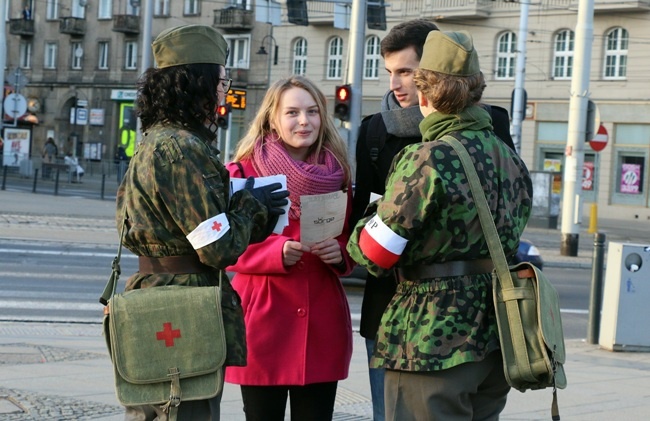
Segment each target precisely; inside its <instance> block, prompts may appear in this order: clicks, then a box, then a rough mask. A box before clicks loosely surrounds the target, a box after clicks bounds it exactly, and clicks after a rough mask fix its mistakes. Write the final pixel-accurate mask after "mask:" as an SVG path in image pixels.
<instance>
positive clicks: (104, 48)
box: [97, 41, 108, 70]
mask: <svg viewBox="0 0 650 421" xmlns="http://www.w3.org/2000/svg"><path fill="white" fill-rule="evenodd" d="M97 46H98V47H99V48H98V49H97V50H98V52H99V59H98V61H97V68H98V69H99V70H108V41H100V42H99V43H98V45H97Z"/></svg>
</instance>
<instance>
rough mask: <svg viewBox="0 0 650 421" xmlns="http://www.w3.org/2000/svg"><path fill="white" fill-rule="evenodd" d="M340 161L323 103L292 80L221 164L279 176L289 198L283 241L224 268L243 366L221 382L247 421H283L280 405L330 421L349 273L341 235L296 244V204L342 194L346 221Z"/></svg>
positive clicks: (344, 348)
mask: <svg viewBox="0 0 650 421" xmlns="http://www.w3.org/2000/svg"><path fill="white" fill-rule="evenodd" d="M346 157H347V154H346V145H345V143H344V142H343V140H342V139H341V137H340V136H339V134H338V131H337V129H336V127H335V126H334V123H333V121H332V119H331V117H329V114H328V112H327V108H326V99H325V96H324V95H323V93H322V92H321V91H320V90H319V89H318V88H317V87H316V86H315V84H314V83H313V82H311V81H310V80H308V79H306V78H304V77H301V76H292V77H290V78H288V79H282V80H279V81H277V82H275V83H274V84H273V85H272V86H271V87H270V89H269V90H268V91H267V93H266V95H265V97H264V100H263V102H262V105H261V107H260V109H259V111H258V113H257V115H256V117H255V119H254V120H253V122H252V123H251V126H250V129H249V131H248V133H247V134H246V136H245V137H244V138H243V139H242V140H241V141H240V142H239V145H238V147H237V150H236V153H235V157H234V161H235V162H233V163H230V164H228V169H229V170H230V173H231V175H232V176H235V177H249V176H255V177H258V176H271V175H275V174H285V175H286V176H287V188H288V190H289V192H290V193H291V194H290V196H289V198H290V201H291V209H290V211H289V225H288V226H287V227H285V228H284V231H283V232H282V233H281V234H277V235H276V234H273V235H271V236H270V237H268V238H267V239H266V241H264V242H262V243H259V244H254V245H252V246H250V247H249V248H248V249H247V250H246V252H245V253H244V254H243V255H242V256H241V258H240V259H239V260H238V261H237V264H235V265H233V266H231V267H229V270H232V271H234V272H236V273H235V276H234V278H233V281H232V282H233V287H234V288H235V289H236V290H237V292H239V294H240V296H241V297H242V306H243V308H244V315H245V318H246V341H247V344H248V365H247V366H246V367H231V368H229V369H228V370H227V371H226V381H227V382H230V383H235V384H240V385H241V393H242V400H243V403H244V412H245V414H246V420H248V421H257V420H259V421H282V420H284V419H285V418H284V415H285V410H286V402H287V397H289V398H290V405H291V419H292V420H294V421H304V420H309V421H319V420H323V421H327V420H331V419H332V416H333V412H334V400H335V398H336V389H337V383H338V381H339V380H342V379H345V378H346V377H347V376H348V369H349V364H350V359H351V356H352V329H351V322H350V309H349V307H348V302H347V298H346V295H345V291H344V290H343V286H342V284H341V281H340V279H339V278H340V277H341V276H345V275H346V274H348V273H349V272H350V271H351V270H352V265H353V262H352V261H351V260H350V257H349V256H348V254H347V252H346V251H345V245H346V244H347V241H348V237H349V230H348V226H347V224H345V226H344V228H343V232H342V233H341V234H340V235H339V236H338V237H336V238H330V239H327V240H324V241H322V242H320V243H317V244H315V245H312V246H307V245H305V244H303V243H301V237H300V232H301V231H300V229H301V227H300V216H301V208H300V200H301V196H304V195H317V194H324V193H331V192H336V191H341V190H343V191H345V193H344V194H346V195H347V203H348V204H347V212H348V213H349V211H350V207H351V201H352V193H351V184H350V167H349V165H348V163H347V160H346ZM347 217H348V215H347V214H346V220H347Z"/></svg>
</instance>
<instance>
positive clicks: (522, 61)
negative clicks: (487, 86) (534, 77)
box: [512, 0, 530, 154]
mask: <svg viewBox="0 0 650 421" xmlns="http://www.w3.org/2000/svg"><path fill="white" fill-rule="evenodd" d="M519 4H520V5H521V12H520V14H519V36H518V37H517V67H516V69H515V90H514V92H513V104H512V140H513V142H514V144H515V150H516V151H517V153H518V154H521V125H522V122H523V121H524V110H525V109H526V104H525V96H526V91H525V90H524V80H525V78H526V37H527V36H528V9H529V7H530V0H521V1H520V2H519Z"/></svg>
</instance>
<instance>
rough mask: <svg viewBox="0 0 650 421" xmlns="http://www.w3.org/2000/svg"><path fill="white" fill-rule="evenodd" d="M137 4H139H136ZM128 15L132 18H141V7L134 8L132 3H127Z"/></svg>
mask: <svg viewBox="0 0 650 421" xmlns="http://www.w3.org/2000/svg"><path fill="white" fill-rule="evenodd" d="M134 4H137V3H134ZM126 14H127V15H131V16H140V7H139V6H133V5H132V4H131V2H130V1H127V2H126Z"/></svg>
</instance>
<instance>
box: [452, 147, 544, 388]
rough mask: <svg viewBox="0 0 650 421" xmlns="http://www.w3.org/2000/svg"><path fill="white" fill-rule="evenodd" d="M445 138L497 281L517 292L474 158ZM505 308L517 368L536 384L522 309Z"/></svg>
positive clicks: (513, 305) (512, 303)
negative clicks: (470, 198)
mask: <svg viewBox="0 0 650 421" xmlns="http://www.w3.org/2000/svg"><path fill="white" fill-rule="evenodd" d="M443 139H444V140H445V141H446V142H447V143H448V144H449V146H451V147H452V148H454V150H455V151H456V154H458V157H459V158H460V162H461V164H462V165H463V168H464V169H465V175H466V176H467V181H468V182H469V186H470V189H471V191H472V196H473V198H474V203H476V207H477V209H478V216H479V220H480V222H481V227H482V228H483V234H484V235H485V238H486V241H487V245H488V249H489V250H490V256H491V257H492V260H493V261H494V267H495V268H496V272H497V277H496V280H495V281H494V282H500V283H501V288H502V289H503V290H511V289H514V283H513V282H512V275H511V273H510V269H509V267H508V261H507V260H506V255H505V253H504V252H503V245H502V244H501V241H500V240H499V234H498V233H497V228H496V225H495V224H494V218H493V217H492V213H491V212H490V208H489V206H488V203H487V199H486V197H485V192H484V191H483V188H482V187H481V181H480V179H479V177H478V174H477V173H476V168H475V167H474V164H473V163H472V158H471V157H470V156H469V153H468V152H467V149H465V146H463V144H462V143H461V142H460V141H459V140H458V139H457V138H456V137H455V136H452V135H446V136H443ZM505 303H506V307H507V309H508V324H509V326H510V334H511V335H512V340H513V342H514V344H513V345H514V352H515V355H516V358H517V360H518V361H523V362H524V364H521V365H519V364H518V365H517V369H518V370H520V371H523V373H522V374H523V375H524V377H525V378H526V379H527V380H528V381H530V382H531V383H535V382H536V381H537V379H536V378H535V376H534V375H533V373H532V371H531V369H530V361H529V359H528V352H526V337H525V335H524V329H523V325H522V321H521V315H520V314H519V308H518V304H517V300H516V299H512V300H507V301H506V302H505Z"/></svg>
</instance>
